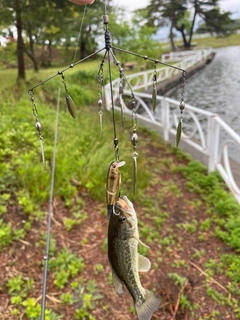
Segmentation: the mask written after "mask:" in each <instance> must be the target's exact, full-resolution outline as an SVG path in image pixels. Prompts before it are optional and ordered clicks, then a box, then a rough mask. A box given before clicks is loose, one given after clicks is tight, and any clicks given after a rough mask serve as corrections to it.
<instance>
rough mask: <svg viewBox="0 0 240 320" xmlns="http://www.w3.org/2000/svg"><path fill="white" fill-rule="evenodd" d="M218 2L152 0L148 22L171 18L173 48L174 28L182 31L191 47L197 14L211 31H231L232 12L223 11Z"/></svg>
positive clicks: (213, 0) (183, 36)
mask: <svg viewBox="0 0 240 320" xmlns="http://www.w3.org/2000/svg"><path fill="white" fill-rule="evenodd" d="M218 4H219V0H206V1H202V0H179V1H178V0H151V3H150V5H149V6H148V7H147V9H148V12H147V16H146V18H147V20H148V24H153V23H155V24H156V22H157V21H159V22H160V21H166V19H167V20H168V21H169V20H170V23H171V26H170V37H171V44H172V48H173V49H174V45H173V39H172V36H171V35H172V30H173V28H175V29H176V30H177V31H180V32H181V34H182V38H183V43H184V47H185V48H190V47H191V43H192V36H193V30H194V26H195V22H196V17H197V16H200V17H201V18H202V19H203V20H204V21H205V25H206V29H207V31H209V32H213V31H214V32H215V33H217V34H222V35H226V34H228V33H229V32H230V31H231V29H230V28H228V26H229V24H230V23H231V22H232V20H231V18H230V14H231V12H229V11H228V12H224V13H221V11H220V9H219V7H218ZM189 10H190V12H191V13H192V14H191V26H190V30H189V37H188V38H187V35H186V29H187V25H188V24H189V19H186V17H187V16H186V13H187V11H189ZM161 19H162V20H161ZM186 22H187V23H186ZM161 24H162V22H161V23H159V24H158V25H159V26H161Z"/></svg>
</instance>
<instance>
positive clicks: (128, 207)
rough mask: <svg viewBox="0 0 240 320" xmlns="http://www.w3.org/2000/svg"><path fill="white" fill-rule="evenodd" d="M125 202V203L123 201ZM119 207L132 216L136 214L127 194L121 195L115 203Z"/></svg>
mask: <svg viewBox="0 0 240 320" xmlns="http://www.w3.org/2000/svg"><path fill="white" fill-rule="evenodd" d="M123 202H125V203H123ZM115 206H116V208H117V209H119V210H121V211H123V212H124V213H126V214H128V215H130V216H132V215H133V214H134V212H135V211H134V208H133V204H132V202H131V201H130V200H129V199H128V197H127V196H121V197H120V198H119V200H118V201H117V202H116V203H115Z"/></svg>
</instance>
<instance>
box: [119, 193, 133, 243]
mask: <svg viewBox="0 0 240 320" xmlns="http://www.w3.org/2000/svg"><path fill="white" fill-rule="evenodd" d="M115 219H116V224H117V228H118V237H119V238H120V239H122V240H126V239H128V238H131V237H132V236H133V235H135V233H136V230H137V215H136V212H135V210H134V207H133V204H132V202H131V201H130V200H129V199H128V198H127V197H126V196H121V197H120V198H119V199H118V201H117V202H116V203H115Z"/></svg>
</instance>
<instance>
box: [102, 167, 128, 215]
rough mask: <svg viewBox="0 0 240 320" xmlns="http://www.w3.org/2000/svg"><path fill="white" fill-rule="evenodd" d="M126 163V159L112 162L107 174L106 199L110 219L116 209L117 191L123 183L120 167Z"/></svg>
mask: <svg viewBox="0 0 240 320" xmlns="http://www.w3.org/2000/svg"><path fill="white" fill-rule="evenodd" d="M124 165H125V161H121V162H117V161H113V162H111V164H110V166H109V169H108V174H107V187H106V198H107V199H106V200H107V212H108V220H109V219H110V216H111V214H112V213H113V212H114V210H115V202H116V198H117V192H118V191H119V188H120V184H121V173H120V172H119V170H118V168H120V167H122V166H124Z"/></svg>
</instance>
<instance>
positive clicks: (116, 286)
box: [112, 270, 124, 294]
mask: <svg viewBox="0 0 240 320" xmlns="http://www.w3.org/2000/svg"><path fill="white" fill-rule="evenodd" d="M112 280H113V286H114V289H115V290H116V291H117V293H118V294H123V293H124V291H123V283H122V281H121V280H120V279H119V278H118V276H117V274H116V272H115V271H114V270H112Z"/></svg>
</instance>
